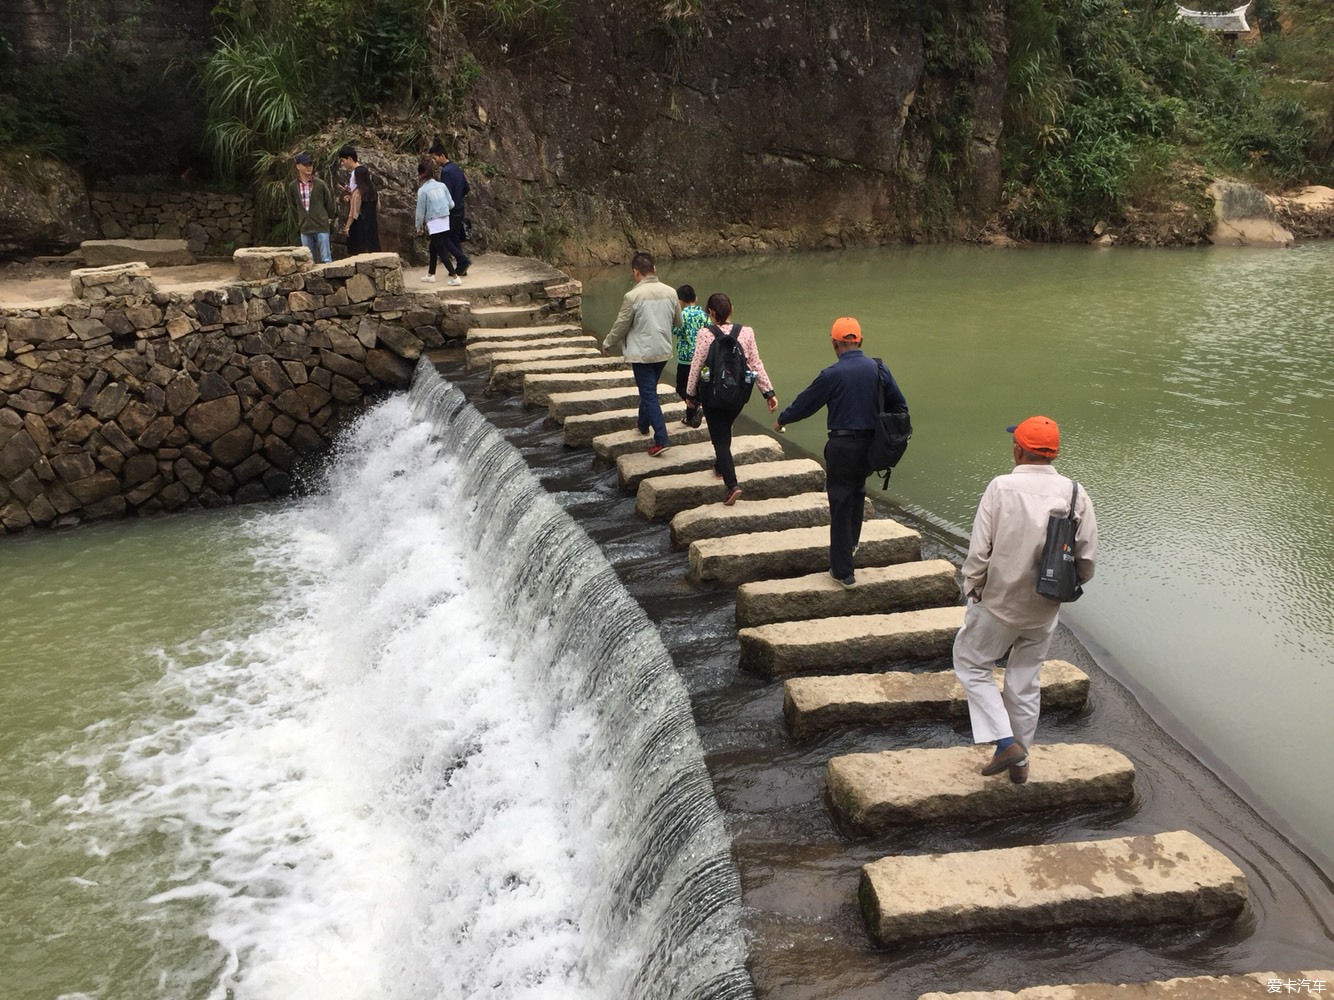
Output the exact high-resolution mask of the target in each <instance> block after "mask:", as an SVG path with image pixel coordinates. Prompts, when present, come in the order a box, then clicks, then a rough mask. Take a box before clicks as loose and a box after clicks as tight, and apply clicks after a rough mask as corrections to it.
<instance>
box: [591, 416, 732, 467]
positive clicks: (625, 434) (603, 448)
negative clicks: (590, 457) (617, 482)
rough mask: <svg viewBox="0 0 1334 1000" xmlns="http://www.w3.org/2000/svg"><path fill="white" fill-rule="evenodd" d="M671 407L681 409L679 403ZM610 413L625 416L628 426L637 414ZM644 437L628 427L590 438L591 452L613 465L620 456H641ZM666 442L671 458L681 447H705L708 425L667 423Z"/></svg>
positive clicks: (679, 422)
mask: <svg viewBox="0 0 1334 1000" xmlns="http://www.w3.org/2000/svg"><path fill="white" fill-rule="evenodd" d="M671 405H676V406H680V405H681V404H679V403H678V404H671ZM613 412H615V413H620V414H624V419H625V420H626V421H627V422H629V423H634V422H635V420H637V419H638V414H637V412H636V411H635V410H616V411H613ZM663 412H664V413H665V412H666V411H665V410H664V411H663ZM573 419H575V418H574V417H571V418H570V420H573ZM617 419H618V420H620V419H621V418H620V417H618V418H617ZM569 425H570V421H569V420H567V421H566V422H565V426H566V427H567V428H568V427H569ZM646 436H647V435H644V434H640V433H639V431H638V430H636V429H635V428H634V427H631V428H629V429H628V430H619V431H612V432H610V433H608V434H599V435H598V436H597V437H595V438H593V453H594V454H595V455H597V457H598V460H599V461H602V462H606V463H608V464H611V465H615V464H616V460H617V459H618V458H620V457H621V456H622V455H632V454H643V453H644V451H645V450H646V449H647V447H648V446H647V444H645V441H644V438H645V437H646ZM667 440H668V441H669V442H671V445H672V447H671V450H670V451H669V452H668V453H667V454H669V455H670V454H671V453H672V452H673V451H675V450H676V449H677V448H679V447H681V446H682V445H691V444H699V443H700V442H704V443H705V444H708V441H709V428H708V426H707V425H704V426H700V427H687V426H686V425H684V424H682V423H681V421H680V420H669V421H668V422H667ZM659 457H660V458H665V457H666V456H665V455H663V456H659Z"/></svg>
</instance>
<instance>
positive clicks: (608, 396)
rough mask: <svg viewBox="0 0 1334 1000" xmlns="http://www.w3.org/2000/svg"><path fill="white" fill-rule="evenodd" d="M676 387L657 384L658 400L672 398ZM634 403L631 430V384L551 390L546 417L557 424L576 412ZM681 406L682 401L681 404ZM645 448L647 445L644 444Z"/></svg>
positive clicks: (636, 404)
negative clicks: (614, 386) (606, 387)
mask: <svg viewBox="0 0 1334 1000" xmlns="http://www.w3.org/2000/svg"><path fill="white" fill-rule="evenodd" d="M675 397H676V388H675V387H674V386H670V385H663V384H662V383H659V384H658V402H659V403H661V402H662V401H663V400H664V399H674V398H675ZM631 403H633V404H634V408H635V416H634V417H632V418H631V420H630V422H631V425H632V426H631V428H630V429H631V430H634V427H633V424H634V421H635V420H636V419H638V416H639V390H638V389H637V388H635V386H633V385H631V386H629V387H628V388H620V389H589V390H587V391H585V392H553V393H552V394H551V397H550V398H549V399H548V400H547V419H548V420H551V421H554V422H555V423H558V424H563V423H565V420H566V418H568V417H572V416H574V415H575V414H578V413H602V412H604V411H606V410H615V409H621V408H624V407H628V406H630V404H631ZM681 405H682V406H683V407H684V406H685V404H684V403H682V404H681ZM644 447H645V448H647V447H648V445H645V446H644Z"/></svg>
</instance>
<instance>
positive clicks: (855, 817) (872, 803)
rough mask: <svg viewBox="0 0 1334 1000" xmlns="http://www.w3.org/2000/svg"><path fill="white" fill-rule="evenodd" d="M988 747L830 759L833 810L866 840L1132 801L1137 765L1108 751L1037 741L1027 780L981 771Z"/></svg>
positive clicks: (904, 751)
mask: <svg viewBox="0 0 1334 1000" xmlns="http://www.w3.org/2000/svg"><path fill="white" fill-rule="evenodd" d="M992 753H993V748H992V747H991V746H990V745H988V746H969V747H947V748H945V749H935V750H928V749H914V750H886V751H884V752H881V753H850V754H845V755H843V756H841V757H835V758H833V759H832V760H830V761H829V768H828V783H829V800H830V808H831V809H832V810H833V812H834V815H835V816H837V817H838V819H839V821H840V822H841V823H842V824H843V825H844V826H845V827H846V828H847V829H849V830H852V831H854V832H856V833H858V834H861V835H863V836H874V835H875V834H878V833H883V832H884V831H885V830H887V829H889V828H890V827H892V826H894V825H896V824H899V823H939V822H948V821H958V820H965V821H969V822H972V821H975V820H977V821H980V820H986V819H996V818H998V817H1001V816H1013V815H1015V814H1017V813H1026V812H1039V811H1042V810H1047V809H1060V808H1069V807H1072V806H1088V805H1103V804H1106V803H1109V802H1129V801H1130V799H1131V798H1132V797H1133V796H1134V794H1135V765H1134V764H1132V763H1131V762H1130V760H1129V758H1127V757H1126V756H1125V755H1124V754H1121V753H1118V752H1117V751H1115V750H1113V749H1112V748H1111V747H1104V746H1094V745H1092V744H1085V743H1051V744H1046V745H1043V744H1039V745H1038V746H1035V747H1032V748H1030V749H1029V751H1028V758H1029V759H1028V764H1029V768H1028V781H1027V782H1025V783H1024V784H1022V785H1016V784H1015V783H1014V782H1012V781H1010V779H1009V776H1008V775H1007V774H1006V773H1004V772H1002V773H1001V774H998V775H992V776H991V777H984V776H983V775H981V774H979V773H978V772H979V770H980V769H981V767H982V765H984V764H985V763H986V762H987V761H988V760H989V759H990V758H991V755H992Z"/></svg>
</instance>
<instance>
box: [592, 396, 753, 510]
mask: <svg viewBox="0 0 1334 1000" xmlns="http://www.w3.org/2000/svg"><path fill="white" fill-rule="evenodd" d="M617 412H624V413H626V414H628V415H629V416H628V418H627V419H628V422H629V423H631V424H633V423H634V422H635V420H636V419H638V415H637V412H636V411H633V410H624V411H617ZM664 412H666V411H665V410H664ZM574 419H575V418H574V417H571V418H570V420H574ZM581 419H582V418H581ZM570 420H567V421H565V426H566V428H569V426H570ZM667 440H668V441H670V442H671V444H672V448H673V450H675V449H676V448H677V447H679V446H681V445H687V444H699V443H700V442H701V441H708V440H709V428H708V427H707V426H704V427H687V426H685V425H684V424H682V423H681V420H680V418H679V417H678V418H677V419H675V420H669V421H667ZM647 447H648V446H647V445H646V444H644V435H643V434H640V433H639V431H638V430H636V429H635V428H634V427H631V428H630V429H629V430H619V431H613V432H612V433H610V434H599V435H598V436H597V437H595V438H594V439H593V451H594V452H595V453H596V454H597V456H598V458H600V459H602V460H603V461H604V462H608V463H611V462H615V461H616V460H617V459H618V458H620V457H621V456H622V455H629V454H632V453H633V452H643V451H644V450H645V449H646V448H647ZM709 453H710V454H712V453H713V449H712V447H710V449H709ZM667 454H668V455H670V454H671V452H668V453H667ZM662 457H663V458H666V457H667V455H663V456H662ZM724 509H726V510H731V509H732V508H731V507H727V508H724Z"/></svg>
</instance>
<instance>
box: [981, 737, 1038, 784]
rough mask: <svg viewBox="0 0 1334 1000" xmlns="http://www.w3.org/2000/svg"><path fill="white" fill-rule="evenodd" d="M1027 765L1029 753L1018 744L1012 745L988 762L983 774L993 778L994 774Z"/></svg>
mask: <svg viewBox="0 0 1334 1000" xmlns="http://www.w3.org/2000/svg"><path fill="white" fill-rule="evenodd" d="M1027 764H1028V751H1027V750H1025V749H1024V748H1023V746H1022V745H1020V744H1018V743H1011V744H1010V745H1009V746H1008V747H1006V748H1005V749H1004V750H1000V751H997V753H996V755H995V756H994V757H992V758H991V760H989V761H987V764H986V766H985V767H984V768H982V773H983V774H984V775H986V776H987V777H991V775H993V774H1000V773H1001V772H1002V771H1004V770H1005V769H1006V768H1008V767H1011V766H1019V767H1023V766H1025V765H1027Z"/></svg>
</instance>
